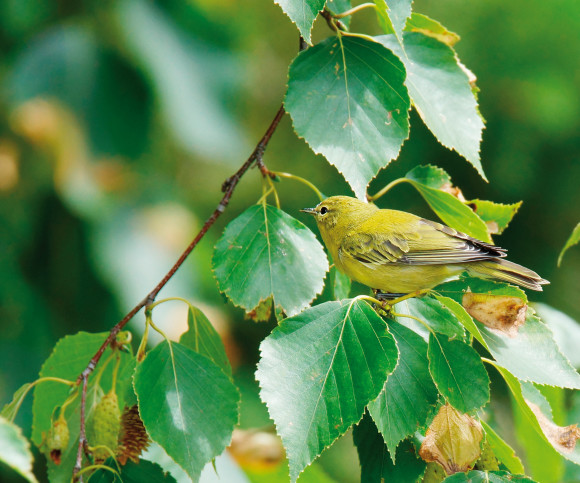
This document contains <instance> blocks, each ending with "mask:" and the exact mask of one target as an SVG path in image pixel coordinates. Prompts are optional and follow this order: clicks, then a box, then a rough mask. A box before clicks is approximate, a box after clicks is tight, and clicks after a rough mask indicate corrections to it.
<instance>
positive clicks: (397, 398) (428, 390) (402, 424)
mask: <svg viewBox="0 0 580 483" xmlns="http://www.w3.org/2000/svg"><path fill="white" fill-rule="evenodd" d="M389 330H390V331H391V334H392V335H393V337H394V338H395V341H396V342H397V347H398V348H399V363H398V364H397V367H396V369H395V371H394V372H393V373H392V374H391V375H390V376H389V377H388V379H387V382H386V383H385V386H384V388H383V390H382V391H381V393H380V394H379V397H378V398H377V399H375V400H374V401H372V402H370V403H369V405H368V409H369V412H370V414H371V416H372V418H373V419H374V421H375V423H376V425H377V427H378V429H379V431H380V432H381V434H382V437H383V439H384V441H385V444H386V447H387V449H388V450H389V451H390V452H391V455H394V454H395V448H396V447H397V445H398V444H399V442H400V441H401V440H402V439H404V438H406V437H407V436H409V435H410V434H413V433H414V432H415V431H416V430H417V428H418V427H420V426H422V425H423V424H425V422H426V420H427V416H428V415H429V412H430V411H431V410H432V409H433V406H434V405H435V403H436V402H437V388H436V387H435V384H433V380H432V379H431V374H430V373H429V361H428V359H427V343H426V342H425V341H424V340H423V338H422V337H421V336H419V335H417V334H416V333H415V332H413V331H412V330H410V329H407V328H406V327H405V326H403V325H401V324H398V323H391V324H389ZM397 454H398V452H397ZM395 463H398V462H397V461H395ZM362 481H365V480H364V478H363V480H362ZM387 481H389V480H388V479H387Z"/></svg>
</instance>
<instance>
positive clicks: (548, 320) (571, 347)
mask: <svg viewBox="0 0 580 483" xmlns="http://www.w3.org/2000/svg"><path fill="white" fill-rule="evenodd" d="M532 307H533V308H534V309H535V310H536V311H537V314H538V316H539V317H540V319H541V320H542V322H544V323H545V324H546V325H547V326H548V327H549V328H550V330H551V331H552V333H553V335H554V340H555V341H556V343H557V344H558V347H559V348H560V350H561V351H562V353H563V354H564V355H565V356H566V357H567V358H568V360H569V361H570V362H571V363H572V365H573V366H574V367H576V368H578V367H580V351H579V350H578V341H580V324H578V322H576V321H575V320H574V319H573V318H572V317H570V316H568V315H566V314H565V313H564V312H561V311H559V310H557V309H555V308H554V307H550V306H549V305H546V304H543V303H534V304H532Z"/></svg>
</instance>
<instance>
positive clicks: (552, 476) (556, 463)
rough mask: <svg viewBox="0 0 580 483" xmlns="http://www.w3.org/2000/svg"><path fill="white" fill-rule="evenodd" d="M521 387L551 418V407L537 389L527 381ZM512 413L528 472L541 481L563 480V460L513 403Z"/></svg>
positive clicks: (530, 399)
mask: <svg viewBox="0 0 580 483" xmlns="http://www.w3.org/2000/svg"><path fill="white" fill-rule="evenodd" d="M547 387H549V386H547ZM521 388H522V395H523V397H524V398H525V399H526V400H528V401H531V402H533V403H535V404H537V405H538V406H539V408H540V409H541V411H542V413H544V414H545V415H546V416H547V417H549V418H550V419H551V417H552V408H551V407H550V404H549V403H548V401H547V400H546V398H545V397H544V396H543V395H542V394H541V393H540V392H539V391H538V389H536V388H535V387H534V385H533V384H532V383H529V382H527V383H521ZM560 390H561V389H560ZM513 413H514V414H513V415H514V418H513V419H514V432H515V435H516V437H517V440H518V442H519V444H520V446H521V447H522V449H523V451H524V455H525V458H526V463H527V464H526V468H527V470H528V473H529V474H530V475H531V476H533V477H534V478H535V479H537V480H538V481H541V482H542V483H560V482H561V481H563V479H564V478H563V477H564V461H565V460H564V459H563V458H562V457H561V456H560V455H559V454H558V453H557V452H556V451H554V448H552V447H551V445H550V443H548V442H547V441H546V440H545V439H543V438H539V437H537V435H536V434H535V433H534V428H533V427H531V426H530V424H529V423H528V421H527V419H526V418H525V417H523V415H522V412H521V411H520V410H519V409H518V407H517V405H515V407H514V411H513Z"/></svg>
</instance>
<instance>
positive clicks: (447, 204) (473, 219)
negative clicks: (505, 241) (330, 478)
mask: <svg viewBox="0 0 580 483" xmlns="http://www.w3.org/2000/svg"><path fill="white" fill-rule="evenodd" d="M418 168H419V167H418ZM418 168H415V169H413V170H411V171H409V172H408V173H407V174H406V175H405V178H407V179H408V180H409V182H410V183H411V184H412V185H413V186H414V187H415V188H416V189H417V191H418V192H419V193H420V194H421V196H423V198H425V201H426V202H427V203H428V204H429V206H430V207H431V209H432V210H433V211H434V212H435V213H436V214H437V216H439V218H441V220H442V221H443V222H444V223H445V224H447V225H449V226H450V227H451V228H454V229H456V230H458V231H461V232H463V233H466V234H467V235H470V236H472V237H473V238H477V239H478V240H482V241H485V242H491V238H490V237H489V233H488V231H487V227H486V225H485V223H484V222H483V220H482V219H481V218H479V216H477V215H476V214H475V213H474V212H473V210H472V209H471V208H469V207H468V206H467V205H465V204H464V203H463V202H461V201H459V200H458V199H457V198H456V197H455V196H453V195H452V194H450V193H448V192H446V191H442V190H440V189H435V188H432V187H431V186H429V184H431V185H432V184H434V183H436V182H438V181H439V180H440V179H441V176H442V175H441V174H439V176H437V178H435V180H433V179H432V178H431V177H428V178H425V177H424V174H425V173H424V170H423V169H421V170H418ZM421 168H423V167H421ZM434 173H436V171H435V172H434ZM417 174H419V175H420V177H419V176H417ZM425 182H428V183H429V184H425Z"/></svg>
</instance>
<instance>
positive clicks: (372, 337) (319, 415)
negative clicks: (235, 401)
mask: <svg viewBox="0 0 580 483" xmlns="http://www.w3.org/2000/svg"><path fill="white" fill-rule="evenodd" d="M260 350H261V355H262V357H261V359H260V362H259V364H258V371H257V372H256V379H257V380H258V381H259V382H260V387H261V392H260V395H261V398H262V400H263V401H264V402H265V403H266V404H267V406H268V410H269V412H270V416H271V417H272V419H273V420H274V422H275V423H276V428H277V432H278V434H279V435H280V436H281V438H282V442H283V444H284V447H285V448H286V452H287V455H288V460H289V462H290V478H291V480H292V481H295V480H296V478H297V477H298V475H299V474H300V472H301V471H302V470H303V469H304V468H305V467H306V466H308V465H309V464H310V463H311V462H312V461H313V460H314V458H316V457H317V456H318V455H319V454H320V453H321V452H322V451H323V450H324V449H325V448H326V447H327V446H329V445H330V444H332V442H333V441H334V440H335V439H336V438H338V437H339V436H340V435H342V434H344V432H345V431H346V430H347V429H348V428H349V427H350V426H351V425H352V424H354V423H356V422H357V421H358V420H359V419H360V418H361V416H362V414H363V411H364V408H365V406H366V405H367V404H368V403H369V401H371V400H373V399H375V398H376V397H377V396H378V394H379V392H380V391H381V390H382V388H383V386H384V383H385V380H386V378H387V375H388V374H390V373H391V372H392V371H393V369H394V368H395V366H396V364H397V359H398V351H397V346H396V343H395V340H394V339H393V337H392V336H391V334H390V333H389V331H388V328H387V324H386V323H385V321H384V320H383V319H381V317H379V316H378V315H377V313H376V312H375V311H374V310H373V309H372V308H371V307H370V306H369V305H368V304H367V303H366V302H363V301H361V300H357V299H352V300H343V301H341V302H326V303H323V304H320V305H317V306H315V307H313V308H310V309H308V310H305V311H304V312H302V313H301V314H299V315H297V316H294V317H291V318H288V319H285V320H284V321H283V322H282V323H281V324H280V325H279V326H278V327H277V328H275V329H274V330H273V331H272V333H271V334H270V335H269V336H268V337H267V338H266V339H264V341H263V342H262V344H261V346H260Z"/></svg>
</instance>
